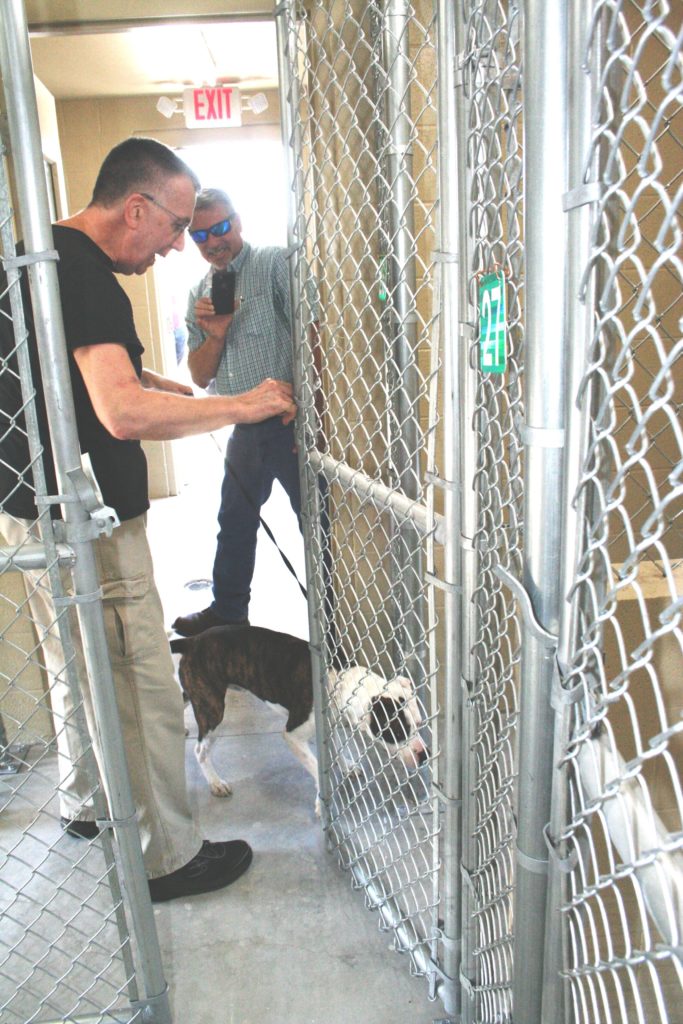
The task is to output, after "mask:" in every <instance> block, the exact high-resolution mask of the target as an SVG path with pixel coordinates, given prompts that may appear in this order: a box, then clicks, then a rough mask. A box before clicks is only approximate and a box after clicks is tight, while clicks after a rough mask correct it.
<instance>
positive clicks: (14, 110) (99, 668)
mask: <svg viewBox="0 0 683 1024" xmlns="http://www.w3.org/2000/svg"><path fill="white" fill-rule="evenodd" d="M0 14H1V17H2V28H3V31H2V41H1V43H0V64H1V66H2V74H3V81H4V85H5V100H6V108H7V114H8V120H9V128H10V138H11V140H12V159H13V164H14V167H15V171H16V180H17V191H18V196H19V210H20V213H21V223H22V228H23V234H24V241H25V248H26V253H27V255H31V256H33V259H34V262H32V263H29V265H28V276H29V285H30V290H31V301H32V305H33V309H34V321H35V325H36V335H37V342H38V350H39V357H40V365H41V372H42V375H43V378H44V381H45V399H46V407H47V415H48V422H49V424H50V434H51V439H52V446H53V455H54V461H55V470H56V474H57V480H58V484H59V487H60V495H61V496H63V497H64V498H65V499H66V500H64V501H63V510H64V519H65V523H66V532H67V538H66V539H67V542H68V543H70V544H71V545H72V547H73V549H74V553H75V556H76V564H75V566H74V569H73V571H72V578H73V584H74V594H75V601H76V608H77V613H78V618H79V623H80V627H81V635H82V638H83V647H84V657H85V663H86V667H87V672H88V678H89V683H90V687H91V690H92V696H93V705H94V709H95V715H96V719H97V721H98V722H99V723H100V724H101V728H100V729H99V730H98V733H99V735H98V744H99V749H100V756H101V767H102V774H103V783H104V786H105V789H106V792H107V797H108V803H109V812H110V818H111V822H112V825H113V828H114V831H115V835H116V839H117V849H118V856H119V864H120V867H121V874H122V876H123V878H124V881H125V888H126V892H127V895H128V902H127V909H128V912H129V914H130V919H131V922H132V927H133V931H134V933H135V937H136V946H137V952H138V964H139V978H140V981H141V983H142V987H143V989H144V993H145V997H144V1000H143V1002H142V1003H138V1001H137V1000H135V996H134V994H133V991H132V988H131V989H129V992H130V995H131V1001H132V1002H133V1001H135V1002H136V1003H137V1006H138V1009H140V1008H141V1007H144V1012H145V1013H146V1015H147V1020H148V1021H149V1022H150V1024H170V1022H171V1011H170V1006H169V1003H168V995H167V986H166V981H165V978H164V974H163V969H162V964H161V954H160V950H159V943H158V938H157V933H156V926H155V923H154V914H153V911H152V904H151V900H150V895H149V886H148V884H147V877H146V874H145V869H144V863H143V859H142V848H141V846H140V835H139V832H138V830H137V827H136V825H135V821H136V818H135V805H134V803H133V799H132V794H131V789H130V782H129V778H128V770H127V764H126V756H125V750H124V747H123V741H122V737H121V730H120V726H119V719H118V709H117V706H116V696H115V692H114V685H113V680H112V675H111V666H110V662H109V652H108V649H107V643H106V636H105V629H104V618H103V614H102V603H101V599H100V597H99V581H98V576H97V569H96V564H95V560H94V553H93V550H92V545H91V541H90V540H83V539H81V538H82V536H83V535H84V533H85V532H87V531H85V530H83V526H84V525H85V524H88V523H89V521H90V517H89V515H88V512H87V511H86V509H85V508H84V507H83V505H82V504H81V502H80V501H79V500H78V493H77V487H76V485H75V484H74V482H73V481H74V480H75V479H76V478H77V475H78V473H80V472H81V456H80V446H79V444H78V435H77V430H76V420H75V412H74V408H73V398H72V393H71V380H70V375H69V367H68V360H67V354H66V345H65V340H64V327H63V321H62V316H61V306H60V298H59V288H58V282H57V269H56V266H55V264H54V259H52V258H51V257H50V256H49V254H50V252H51V250H52V246H53V241H52V231H51V227H50V217H49V211H48V204H47V194H46V185H45V177H44V174H43V166H42V152H41V145H40V131H39V127H38V112H37V106H36V98H35V90H34V84H33V75H32V67H31V57H30V49H29V44H28V28H27V24H26V14H25V10H24V7H23V3H22V2H21V0H6V2H5V3H3V4H2V7H1V8H0ZM46 257H47V258H46ZM110 877H111V875H110ZM114 895H116V893H114Z"/></svg>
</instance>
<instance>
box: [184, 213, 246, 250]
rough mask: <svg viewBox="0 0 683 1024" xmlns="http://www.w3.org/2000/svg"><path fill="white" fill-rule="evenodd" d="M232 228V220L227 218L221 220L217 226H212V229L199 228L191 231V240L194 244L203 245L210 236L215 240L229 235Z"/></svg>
mask: <svg viewBox="0 0 683 1024" xmlns="http://www.w3.org/2000/svg"><path fill="white" fill-rule="evenodd" d="M234 216H235V215H234V214H233V217H234ZM231 227H232V222H231V218H230V217H226V218H225V220H219V221H218V222H217V223H216V224H212V225H211V227H210V228H197V230H196V231H190V238H191V239H192V241H193V242H198V243H200V244H201V243H202V242H205V241H206V240H207V238H208V237H209V235H213V236H214V238H220V237H221V235H227V233H228V231H229V230H230V228H231Z"/></svg>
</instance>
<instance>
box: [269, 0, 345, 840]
mask: <svg viewBox="0 0 683 1024" xmlns="http://www.w3.org/2000/svg"><path fill="white" fill-rule="evenodd" d="M296 7H297V2H296V0H284V2H283V3H280V4H278V6H277V7H276V8H275V26H276V33H277V51H278V70H279V83H280V111H281V114H280V116H281V124H282V140H283V146H284V149H285V153H286V156H287V170H288V179H289V180H288V185H289V195H290V207H289V216H288V229H287V230H288V241H289V244H290V246H291V247H292V248H293V250H294V253H295V256H294V257H293V258H292V260H291V261H290V274H289V280H290V298H291V309H292V318H293V324H292V327H293V332H294V338H293V344H294V354H295V358H294V386H295V389H296V395H297V398H299V399H300V398H301V396H302V395H303V394H304V383H305V381H306V375H307V372H308V364H307V360H306V357H305V353H306V343H307V330H308V325H307V324H306V323H304V321H303V318H302V316H301V310H302V305H303V300H304V295H305V286H304V284H303V283H302V281H301V278H300V274H301V264H302V263H304V262H305V255H304V252H305V243H306V225H305V219H304V215H303V212H302V211H303V194H304V186H303V182H302V172H301V169H300V159H299V158H300V155H301V152H302V147H303V140H302V138H301V125H300V122H299V119H298V116H294V115H293V112H297V115H298V110H299V90H298V80H297V78H296V75H295V74H292V68H296V66H297V20H296ZM316 432H317V430H316V421H315V405H314V397H313V395H311V400H310V402H309V404H308V405H307V406H303V407H300V410H299V415H298V417H297V440H298V451H299V479H300V484H301V494H302V498H303V502H302V504H303V509H302V516H301V519H302V525H303V532H304V557H305V566H306V583H307V593H308V624H309V635H310V645H311V668H312V673H313V704H314V714H315V736H316V747H317V750H318V787H319V792H320V798H321V813H322V817H323V825H324V826H327V825H328V824H329V811H328V808H329V803H330V752H329V745H328V743H327V742H326V740H325V724H324V723H325V711H326V702H327V692H328V688H327V685H326V683H325V680H326V677H327V668H326V665H325V656H324V650H325V647H324V640H325V636H326V635H328V633H329V631H330V630H334V623H333V622H330V621H328V616H329V615H330V614H331V609H330V608H328V607H327V603H326V596H327V594H328V580H327V579H326V578H325V572H326V570H325V559H324V558H323V557H322V554H323V552H325V550H326V545H327V546H329V537H325V531H324V529H323V521H324V522H325V523H327V522H328V520H327V514H326V509H325V508H323V503H324V502H325V496H324V495H323V494H322V493H321V488H320V486H319V481H318V470H317V466H316V457H317V452H316V451H315V438H316ZM306 460H309V461H310V463H311V469H312V471H311V472H309V471H307V465H306ZM317 556H320V557H317ZM321 574H322V579H321ZM312 584H313V585H312Z"/></svg>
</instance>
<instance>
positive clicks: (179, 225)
mask: <svg viewBox="0 0 683 1024" xmlns="http://www.w3.org/2000/svg"><path fill="white" fill-rule="evenodd" d="M139 194H140V195H141V196H142V198H143V199H147V200H148V201H149V202H150V203H154V205H155V206H158V207H159V209H160V210H163V211H164V213H167V214H168V215H169V217H170V218H171V220H172V222H173V223H172V224H171V227H172V228H173V231H174V233H175V234H176V235H180V234H182V232H183V231H184V230H185V229H186V228H188V227H189V226H190V224H191V223H192V218H191V217H179V216H178V214H177V213H174V212H173V210H169V208H168V206H164V204H163V203H160V202H159V200H158V199H155V198H154V196H151V195H150V194H149V192H140V193H139Z"/></svg>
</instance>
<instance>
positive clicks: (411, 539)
mask: <svg viewBox="0 0 683 1024" xmlns="http://www.w3.org/2000/svg"><path fill="white" fill-rule="evenodd" d="M411 11H412V7H411V4H410V3H409V2H408V0H387V2H386V4H385V7H384V18H383V22H382V27H383V62H384V74H385V83H386V88H385V90H384V96H383V100H384V118H385V125H384V127H385V131H386V136H385V137H386V140H387V153H386V154H385V165H386V168H387V192H388V195H387V202H388V231H389V239H388V244H389V254H390V259H389V266H390V274H389V278H390V281H391V309H392V314H393V316H392V329H393V337H392V346H393V366H394V369H395V372H396V378H397V379H396V381H395V386H393V387H392V391H393V404H392V412H391V418H392V424H391V433H390V437H391V443H392V461H393V465H394V469H395V472H396V478H397V479H396V483H397V485H398V486H399V487H400V489H401V490H402V491H403V492H404V493H405V494H406V495H407V496H408V497H409V498H418V497H419V493H418V490H419V481H420V479H421V471H420V459H419V451H420V447H421V446H420V440H419V439H420V430H419V415H418V395H419V375H418V373H417V351H416V345H417V310H416V307H415V303H416V299H415V293H416V272H415V260H416V255H417V243H416V240H415V217H414V210H413V189H414V186H413V173H412V165H413V154H412V141H411V139H412V119H411V109H410V71H411V61H410V54H409V47H408V33H409V26H410V16H411ZM392 550H393V559H394V565H395V571H394V588H395V592H396V593H397V595H398V599H397V603H398V607H399V614H400V617H401V621H400V623H398V627H399V629H398V632H399V635H400V636H402V643H401V648H402V650H401V652H400V653H401V657H402V659H404V660H405V664H406V666H407V668H408V670H409V672H410V671H411V669H412V674H413V676H414V677H415V679H416V681H421V680H422V679H424V678H425V677H426V674H427V673H426V672H425V668H424V666H425V662H426V650H425V636H424V598H423V595H422V590H423V585H424V573H423V566H422V556H421V550H420V541H419V538H418V536H417V534H416V533H415V531H414V530H413V528H412V527H411V526H410V525H404V526H401V527H400V528H399V529H398V530H397V533H396V536H395V538H394V541H393V544H392Z"/></svg>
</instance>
